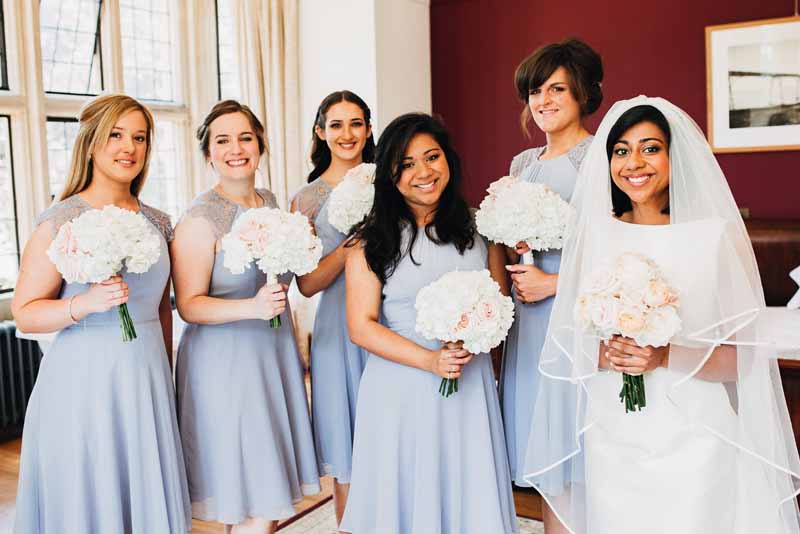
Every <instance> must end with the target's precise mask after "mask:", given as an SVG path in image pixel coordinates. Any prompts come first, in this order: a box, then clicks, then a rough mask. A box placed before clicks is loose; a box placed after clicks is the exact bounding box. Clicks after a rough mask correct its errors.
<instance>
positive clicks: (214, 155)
mask: <svg viewBox="0 0 800 534" xmlns="http://www.w3.org/2000/svg"><path fill="white" fill-rule="evenodd" d="M208 149H209V157H208V160H209V161H210V162H211V164H212V165H213V167H214V170H216V172H217V174H219V175H220V177H222V178H230V179H249V178H252V177H253V176H254V175H255V173H256V169H257V168H258V161H259V158H260V157H261V151H260V150H259V146H258V139H257V138H256V134H255V131H254V130H253V127H252V126H251V125H250V121H249V120H248V118H247V115H245V114H244V113H241V112H238V111H237V112H236V113H226V114H225V115H220V116H219V117H217V118H216V119H214V121H213V122H212V123H211V124H210V125H209V144H208Z"/></svg>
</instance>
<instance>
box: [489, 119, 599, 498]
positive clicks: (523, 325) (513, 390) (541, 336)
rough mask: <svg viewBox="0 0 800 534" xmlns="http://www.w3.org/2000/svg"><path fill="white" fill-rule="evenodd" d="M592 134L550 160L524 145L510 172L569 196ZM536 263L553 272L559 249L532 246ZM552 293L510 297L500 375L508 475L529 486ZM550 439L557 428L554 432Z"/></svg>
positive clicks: (566, 416)
mask: <svg viewBox="0 0 800 534" xmlns="http://www.w3.org/2000/svg"><path fill="white" fill-rule="evenodd" d="M592 139H594V137H593V136H591V135H590V136H588V137H587V138H586V139H584V140H583V141H581V142H580V143H578V144H577V145H575V146H574V147H573V148H572V150H570V151H569V152H567V153H566V154H564V155H562V156H560V157H558V158H554V159H551V160H544V161H539V156H540V155H541V154H542V152H543V151H544V147H538V148H531V149H528V150H526V151H524V152H522V153H520V154H518V155H517V156H515V157H514V159H513V160H512V161H511V170H510V171H509V174H510V175H512V176H517V177H519V178H520V179H521V180H525V181H528V182H534V183H541V184H544V185H546V186H548V187H549V188H550V189H552V190H553V191H555V192H556V193H558V194H559V195H560V196H561V198H563V199H564V200H565V201H567V202H569V201H570V199H571V198H572V191H573V189H574V188H575V182H576V181H577V179H578V169H579V167H580V164H581V162H582V161H583V157H584V156H585V155H586V151H587V150H588V149H589V145H590V144H591V143H592ZM533 257H534V263H535V265H536V267H538V268H539V269H541V270H542V271H544V272H546V273H557V272H558V268H559V265H560V264H561V250H550V251H544V252H540V251H533ZM553 301H554V297H548V298H546V299H544V300H541V301H539V302H534V303H530V304H526V303H522V302H520V301H519V300H516V299H515V304H514V324H513V326H512V327H511V330H510V331H509V333H508V338H507V339H506V342H505V349H504V350H505V353H504V356H503V367H502V372H501V380H500V399H501V404H502V408H503V423H504V425H505V429H506V445H507V446H508V462H509V465H510V467H511V478H512V480H513V481H514V484H516V485H517V486H523V487H529V486H530V484H529V483H527V482H525V480H523V478H522V477H523V476H524V475H525V474H526V471H525V469H524V464H525V455H526V450H527V448H528V439H529V437H530V433H531V420H532V418H533V409H534V405H535V404H536V402H537V400H536V399H537V396H538V395H539V384H540V381H539V355H540V353H541V351H542V346H543V345H544V340H545V337H546V336H547V326H548V323H549V321H550V311H551V310H552V308H553ZM552 407H553V409H556V410H563V413H564V417H563V420H564V421H565V422H566V421H568V420H569V416H570V414H572V413H573V412H574V410H571V409H570V407H569V406H566V405H560V404H559V403H557V402H556V403H553V405H552ZM553 438H554V439H558V438H557V433H554V434H553ZM558 473H559V471H558V470H553V471H551V472H550V474H549V476H551V477H554V481H553V482H554V483H555V484H563V483H564V482H565V481H564V480H558V478H563V475H567V474H568V471H566V470H565V471H562V472H561V473H562V476H561V477H559V475H558Z"/></svg>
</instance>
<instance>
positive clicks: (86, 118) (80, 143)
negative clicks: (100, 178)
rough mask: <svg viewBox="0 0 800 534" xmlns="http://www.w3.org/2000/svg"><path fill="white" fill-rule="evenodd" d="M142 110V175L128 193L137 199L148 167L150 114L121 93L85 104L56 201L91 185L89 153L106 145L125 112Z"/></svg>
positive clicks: (139, 104)
mask: <svg viewBox="0 0 800 534" xmlns="http://www.w3.org/2000/svg"><path fill="white" fill-rule="evenodd" d="M131 111H141V112H142V115H144V119H145V121H146V122H147V146H146V148H145V153H144V165H143V166H142V170H141V172H140V173H139V174H138V175H137V176H136V178H134V179H133V181H132V182H131V194H132V195H133V196H135V197H138V196H139V192H140V191H141V190H142V187H143V186H144V181H145V179H146V178H147V170H148V168H149V167H150V154H151V150H152V146H153V126H154V124H155V121H154V120H153V114H152V113H150V110H149V109H147V107H145V105H144V104H142V103H141V102H139V101H137V100H136V99H134V98H131V97H130V96H128V95H123V94H108V95H100V96H98V97H97V98H94V99H92V100H90V101H89V102H87V103H86V105H85V106H83V108H82V109H81V112H80V115H79V117H78V119H79V123H80V128H79V129H78V136H77V137H76V138H75V145H74V146H73V147H72V160H71V162H70V166H69V172H68V173H67V179H66V183H65V184H64V190H63V191H61V195H60V197H59V200H64V199H66V198H69V197H71V196H72V195H75V194H77V193H80V192H81V191H83V190H84V189H86V188H87V187H89V184H90V183H92V153H93V152H94V151H95V150H97V149H98V148H100V147H103V146H105V144H106V143H107V142H108V138H109V136H110V135H111V130H112V129H113V128H114V125H115V124H116V123H117V121H118V120H119V119H120V118H121V117H122V116H123V115H125V114H126V113H129V112H131Z"/></svg>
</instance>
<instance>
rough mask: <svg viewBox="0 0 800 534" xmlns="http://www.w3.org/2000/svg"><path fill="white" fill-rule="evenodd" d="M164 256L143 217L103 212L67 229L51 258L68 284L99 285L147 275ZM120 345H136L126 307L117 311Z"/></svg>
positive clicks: (95, 212)
mask: <svg viewBox="0 0 800 534" xmlns="http://www.w3.org/2000/svg"><path fill="white" fill-rule="evenodd" d="M160 255H161V241H160V240H159V238H158V233H157V232H156V230H155V229H154V228H153V226H152V225H151V224H150V223H149V222H148V221H147V219H146V218H145V217H144V215H142V214H140V213H135V212H133V211H129V210H125V209H122V208H118V207H116V206H105V207H104V208H103V209H101V210H96V209H92V210H88V211H85V212H83V213H82V214H81V215H79V216H78V217H76V218H75V219H73V220H71V221H69V222H66V223H64V224H63V225H61V227H60V228H59V230H58V233H57V234H56V237H55V239H53V242H52V243H50V246H49V247H48V249H47V256H48V257H49V258H50V261H52V262H53V264H54V265H55V266H56V269H57V270H58V272H59V273H61V276H62V277H63V278H64V281H65V282H67V283H75V282H77V283H82V284H98V283H100V282H102V281H104V280H108V279H109V278H111V277H112V276H115V275H117V274H119V273H120V272H121V271H122V269H123V267H125V269H126V270H127V272H129V273H145V272H147V271H148V270H149V269H150V267H152V266H153V265H154V264H155V263H156V262H157V261H158V258H159V256H160ZM117 310H118V311H119V319H120V327H121V328H122V340H123V341H131V340H133V339H136V329H135V328H134V326H133V319H132V318H131V315H130V313H129V312H128V305H127V304H121V305H120V306H117Z"/></svg>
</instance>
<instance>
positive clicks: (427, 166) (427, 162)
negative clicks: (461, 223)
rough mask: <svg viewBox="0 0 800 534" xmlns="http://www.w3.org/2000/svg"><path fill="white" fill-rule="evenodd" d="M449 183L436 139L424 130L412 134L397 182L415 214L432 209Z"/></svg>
mask: <svg viewBox="0 0 800 534" xmlns="http://www.w3.org/2000/svg"><path fill="white" fill-rule="evenodd" d="M449 182H450V166H449V165H448V163H447V158H446V156H445V153H444V150H442V147H441V146H439V143H438V142H437V141H436V139H435V138H434V137H433V136H432V135H430V134H427V133H419V134H417V135H415V136H414V137H412V138H411V141H410V142H409V143H408V147H406V152H405V154H404V156H403V161H402V162H401V163H400V178H399V179H398V180H397V184H396V185H397V190H398V191H400V194H401V195H403V198H404V199H405V201H406V203H407V204H408V206H409V208H411V211H412V212H414V213H415V214H417V215H419V214H422V215H427V214H429V213H431V212H433V211H434V210H435V209H436V207H437V206H438V205H439V199H440V198H441V196H442V193H443V192H444V190H445V188H446V187H447V184H448V183H449Z"/></svg>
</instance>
